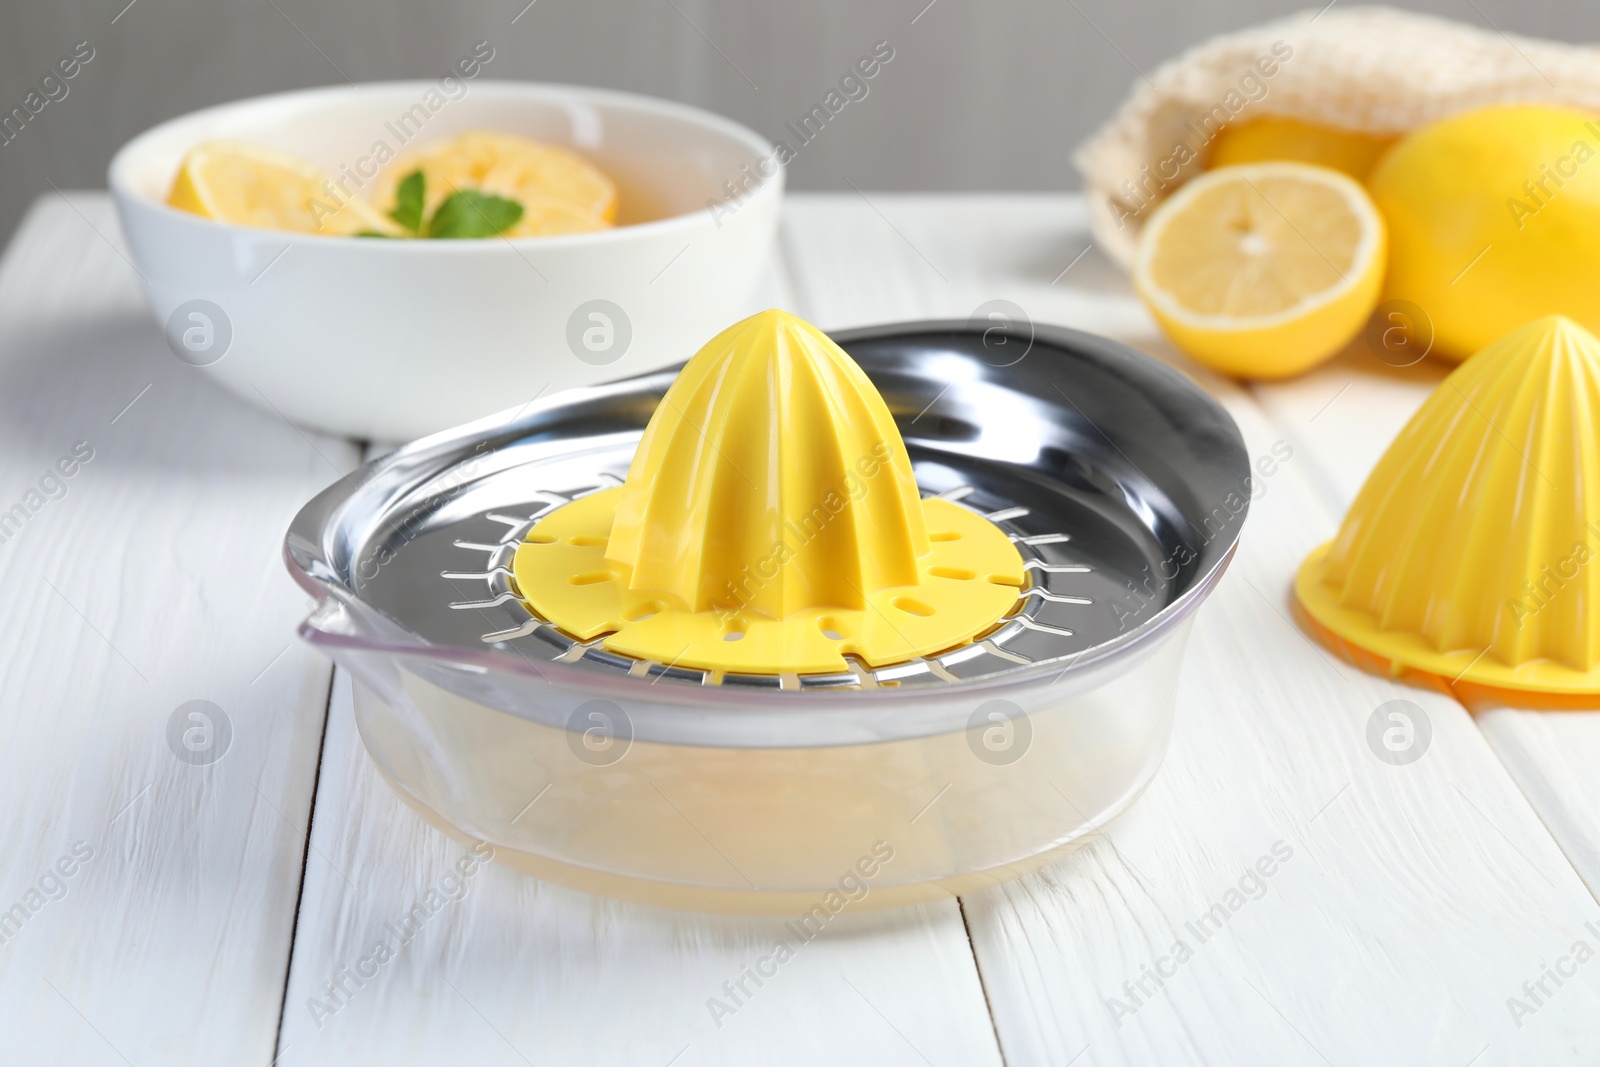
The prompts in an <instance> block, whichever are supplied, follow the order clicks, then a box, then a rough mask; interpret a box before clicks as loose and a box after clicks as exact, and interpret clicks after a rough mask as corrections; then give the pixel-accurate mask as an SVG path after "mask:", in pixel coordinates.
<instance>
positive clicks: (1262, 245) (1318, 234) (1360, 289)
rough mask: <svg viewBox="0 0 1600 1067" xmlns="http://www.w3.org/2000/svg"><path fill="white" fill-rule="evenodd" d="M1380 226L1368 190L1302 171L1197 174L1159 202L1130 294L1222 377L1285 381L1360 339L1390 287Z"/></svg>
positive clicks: (1244, 169) (1273, 168)
mask: <svg viewBox="0 0 1600 1067" xmlns="http://www.w3.org/2000/svg"><path fill="white" fill-rule="evenodd" d="M1386 252H1387V236H1386V231H1385V228H1384V222H1383V218H1382V216H1381V215H1379V214H1378V210H1377V208H1376V207H1374V206H1373V203H1372V200H1371V198H1370V197H1368V196H1367V194H1366V191H1365V190H1364V189H1362V187H1361V186H1360V184H1358V183H1357V182H1355V181H1354V180H1353V179H1351V178H1349V177H1348V176H1346V175H1344V174H1341V173H1339V172H1338V171H1334V170H1330V169H1329V168H1327V167H1317V166H1312V165H1310V164H1305V163H1287V162H1273V163H1257V164H1250V165H1245V166H1235V167H1227V168H1224V169H1222V170H1217V171H1212V172H1210V173H1207V174H1204V175H1201V176H1200V177H1198V178H1196V179H1195V180H1193V181H1191V182H1189V183H1188V184H1187V185H1185V186H1184V187H1183V188H1182V189H1180V190H1179V191H1178V192H1177V193H1176V194H1175V195H1174V196H1172V198H1171V199H1169V200H1167V201H1165V202H1164V203H1162V205H1161V206H1160V207H1159V208H1157V209H1156V211H1155V214H1154V215H1152V216H1151V219H1150V222H1149V224H1148V225H1147V226H1146V227H1145V231H1144V234H1143V236H1142V237H1141V239H1140V243H1139V256H1138V259H1137V260H1136V262H1135V264H1134V275H1133V281H1134V287H1135V288H1136V289H1137V290H1138V293H1139V296H1140V298H1141V299H1143V300H1144V302H1145V305H1146V306H1147V307H1148V308H1149V309H1150V312H1151V314H1152V315H1154V316H1155V318H1156V320H1157V321H1158V322H1159V323H1160V324H1161V327H1162V329H1164V330H1165V331H1166V332H1167V334H1168V336H1169V337H1171V338H1172V340H1173V343H1175V344H1176V345H1177V346H1178V347H1179V348H1181V349H1183V350H1184V351H1185V352H1187V353H1188V354H1189V355H1191V356H1193V357H1194V358H1195V359H1197V360H1199V361H1200V362H1202V363H1204V364H1206V365H1207V366H1209V367H1211V368H1213V369H1215V370H1219V371H1222V372H1223V373H1225V374H1232V375H1237V376H1240V377H1247V378H1285V377H1289V376H1292V375H1295V374H1299V373H1301V372H1303V371H1305V370H1308V369H1310V368H1311V367H1313V366H1315V365H1316V364H1318V363H1320V362H1322V361H1323V360H1325V359H1327V358H1328V357H1330V356H1332V355H1333V354H1334V353H1335V352H1337V351H1339V349H1340V348H1342V347H1344V345H1345V344H1346V343H1347V342H1348V341H1349V340H1350V338H1352V337H1353V336H1355V334H1356V333H1357V332H1358V331H1359V330H1360V329H1361V327H1362V325H1363V324H1364V323H1365V322H1366V321H1367V318H1368V316H1369V315H1370V314H1371V313H1372V308H1373V305H1374V304H1375V303H1376V301H1377V299H1378V293H1379V290H1380V288H1381V286H1382V284H1383V272H1384V263H1385V256H1386Z"/></svg>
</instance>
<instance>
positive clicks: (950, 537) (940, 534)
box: [928, 530, 961, 541]
mask: <svg viewBox="0 0 1600 1067" xmlns="http://www.w3.org/2000/svg"><path fill="white" fill-rule="evenodd" d="M928 540H930V541H959V540H961V534H960V532H959V531H957V530H935V531H933V532H932V533H930V534H928Z"/></svg>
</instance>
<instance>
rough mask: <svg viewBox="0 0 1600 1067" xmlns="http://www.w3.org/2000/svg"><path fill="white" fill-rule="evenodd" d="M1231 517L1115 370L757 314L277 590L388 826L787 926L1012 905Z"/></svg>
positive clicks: (1223, 436)
mask: <svg viewBox="0 0 1600 1067" xmlns="http://www.w3.org/2000/svg"><path fill="white" fill-rule="evenodd" d="M1008 329H1009V328H1008ZM836 342H837V343H836ZM999 345H1009V348H1006V349H1004V355H1003V357H1002V356H1000V355H999V353H998V352H997V346H999ZM1017 352H1022V353H1023V356H1022V357H1021V358H1020V359H1019V358H1018V357H1017V356H1016V353H1017ZM1249 496H1250V490H1249V468H1248V463H1247V458H1246V455H1245V452H1244V448H1243V443H1242V441H1241V440H1240V437H1239V434H1238V431H1237V429H1236V428H1235V427H1234V425H1233V423H1232V421H1231V420H1230V419H1229V418H1228V416H1227V415H1226V413H1224V412H1223V411H1222V410H1221V409H1220V408H1219V407H1218V406H1217V405H1216V404H1215V403H1214V402H1213V401H1212V400H1211V399H1210V398H1209V397H1208V396H1206V395H1205V394H1204V393H1203V392H1202V391H1201V390H1200V389H1199V388H1198V387H1196V386H1195V385H1194V384H1193V383H1192V382H1190V381H1189V380H1188V379H1186V378H1184V377H1182V376H1181V375H1179V374H1177V373H1176V372H1174V371H1172V370H1170V369H1168V368H1166V367H1164V366H1162V365H1160V364H1158V363H1156V362H1154V361H1153V360H1150V359H1148V358H1146V357H1143V356H1140V355H1138V354H1136V353H1133V352H1131V351H1129V350H1127V349H1125V348H1123V347H1121V346H1119V345H1116V344H1114V343H1112V342H1109V341H1105V340H1102V339H1099V338H1094V337H1090V336H1088V335H1085V334H1078V333H1074V332H1071V331H1066V330H1057V329H1046V328H1028V329H1026V330H1025V331H1024V332H1021V333H1018V332H1015V331H1011V332H1002V333H1000V334H999V335H998V336H997V331H996V329H995V328H994V327H989V328H987V329H985V328H980V327H968V326H965V325H962V324H951V323H927V324H912V325H905V326H894V327H883V328H876V329H871V330H865V331H856V332H853V333H849V334H843V335H840V336H839V337H838V338H836V339H831V338H829V337H828V336H827V335H825V334H823V333H821V332H820V331H818V330H817V329H815V328H814V327H812V326H810V325H809V324H807V323H805V322H802V321H801V320H799V319H797V318H795V317H793V316H791V315H788V314H785V313H783V312H778V311H768V312H763V313H761V314H760V315H756V316H753V317H752V318H750V319H747V320H744V321H743V322H740V323H737V324H735V325H734V326H732V327H730V328H729V329H728V330H726V331H724V332H723V333H721V334H719V335H718V336H717V337H716V338H714V339H712V340H711V341H710V342H709V343H708V344H707V345H706V346H705V347H704V348H702V349H701V350H700V352H699V353H697V354H696V355H695V356H694V357H693V358H692V359H690V360H689V362H688V363H687V364H686V365H685V366H684V367H683V368H682V370H681V372H679V373H677V374H676V375H675V376H674V374H672V373H670V372H669V373H664V374H655V375H650V376H646V377H641V378H634V379H629V380H626V381H622V382H617V383H615V384H612V385H608V386H601V387H596V388H591V389H581V390H572V391H569V392H566V393H563V394H560V395H558V396H553V397H550V398H546V399H543V400H540V401H537V402H534V403H530V404H528V405H525V406H524V407H523V408H521V409H517V410H515V411H513V412H510V413H507V414H505V415H501V416H495V417H491V418H489V419H486V420H483V421H481V422H479V423H475V424H472V425H469V426H466V427H463V428H462V429H460V430H457V431H452V432H448V433H445V434H440V435H436V436H434V437H431V438H427V439H424V440H422V441H419V442H417V443H416V444H413V445H410V446H407V447H406V448H403V449H401V450H400V451H398V452H396V453H393V454H392V455H390V456H388V457H385V458H383V459H381V460H377V461H375V462H373V463H371V464H368V465H367V466H366V467H364V468H362V469H361V470H360V471H359V472H357V474H356V475H355V476H353V477H352V478H351V479H349V480H346V481H341V482H340V483H338V484H336V485H335V486H333V487H331V488H330V489H328V490H327V491H325V492H324V493H323V494H322V495H320V496H319V497H317V498H316V499H315V500H313V501H312V502H311V503H310V504H308V505H307V506H306V508H305V509H304V510H303V511H302V512H301V514H300V515H299V516H298V517H297V518H296V520H295V522H294V524H293V526H292V527H291V529H290V532H289V536H288V540H287V544H286V554H287V557H288V561H289V565H290V569H291V571H293V572H294V573H295V575H296V577H297V579H298V580H299V581H300V582H301V584H302V585H304V586H305V587H306V588H307V589H308V590H310V591H311V592H312V593H313V595H315V596H316V597H317V598H318V602H319V603H318V607H317V609H316V611H315V612H314V613H313V614H312V616H311V617H310V618H309V619H307V621H306V623H305V624H304V626H303V627H302V633H303V635H304V636H305V637H306V638H307V639H309V640H310V641H312V642H313V643H314V644H316V645H318V646H319V647H321V648H323V649H324V650H326V651H327V652H328V653H329V654H330V655H331V656H333V658H334V659H335V660H337V661H338V662H339V663H340V664H342V665H344V666H345V667H347V668H348V669H349V670H350V671H351V672H352V673H353V675H354V676H355V678H356V681H357V688H356V717H357V723H358V725H359V727H360V730H361V734H362V738H363V740H364V742H365V744H366V746H367V748H368V751H369V752H370V753H371V755H372V757H373V759H374V761H375V762H376V764H377V765H378V767H379V768H380V769H381V770H382V772H383V773H384V775H385V776H386V778H387V779H388V780H389V782H390V783H391V785H393V786H394V788H395V789H396V791H397V792H398V793H399V794H400V796H401V797H402V798H404V799H405V800H406V801H407V802H408V803H410V804H411V805H412V806H413V807H415V808H416V809H417V810H418V811H419V812H420V813H422V814H423V815H424V817H425V818H427V819H429V820H430V821H432V822H433V823H435V824H436V825H438V826H439V827H441V828H442V829H444V830H446V831H447V832H449V833H451V834H453V835H455V836H457V837H459V838H462V839H464V840H471V841H479V840H481V841H486V842H488V843H489V844H490V845H492V846H493V847H494V849H495V856H496V858H497V859H499V860H501V861H502V862H505V863H508V864H510V865H512V866H514V867H517V868H519V869H522V870H524V871H527V872H530V873H532V874H535V875H537V876H539V877H542V878H546V879H549V880H552V881H557V882H561V883H565V884H568V885H572V886H576V887H578V888H581V889H584V890H587V891H591V892H596V893H601V894H605V895H610V896H615V897H621V898H625V899H631V900H639V901H644V902H648V903H653V904H661V905H667V906H674V907H685V908H694V909H700V910H723V911H727V910H733V911H778V912H783V911H801V912H804V911H806V910H807V909H808V908H811V907H813V906H816V905H817V904H818V902H819V900H822V899H823V898H824V897H826V896H828V895H829V894H830V892H832V891H834V890H835V889H836V888H837V886H838V885H839V883H840V880H841V879H842V878H850V879H853V880H854V881H855V882H859V883H861V884H863V885H864V886H865V890H864V891H863V892H862V893H861V894H860V899H859V901H858V902H854V903H852V906H854V907H882V906H891V905H897V904H906V903H913V902H917V901H921V900H927V899H931V898H934V897H938V896H941V895H948V894H951V893H959V892H962V891H964V890H966V889H968V888H973V887H976V886H980V885H984V884H989V883H991V882H993V881H996V880H999V879H1002V878H1006V877H1012V876H1015V875H1017V874H1020V873H1023V872H1025V871H1028V870H1031V869H1033V868H1035V867H1037V866H1039V865H1040V864H1042V863H1045V862H1048V861H1049V860H1050V859H1052V858H1054V857H1056V856H1059V855H1061V854H1064V853H1065V852H1067V851H1069V850H1070V849H1071V848H1073V847H1075V846H1076V845H1077V844H1079V843H1081V842H1082V841H1083V840H1084V838H1085V837H1086V835H1089V834H1092V833H1093V832H1095V830H1096V829H1097V828H1098V827H1099V826H1100V825H1102V824H1103V823H1104V821H1105V820H1106V819H1109V818H1110V817H1112V816H1114V815H1115V814H1117V813H1118V812H1119V811H1121V810H1122V809H1123V808H1124V807H1125V806H1126V805H1127V804H1128V803H1130V802H1131V801H1132V800H1133V798H1134V797H1136V796H1137V794H1138V793H1139V791H1140V790H1141V789H1142V788H1143V787H1144V786H1145V784H1147V783H1148V781H1149V779H1150V777H1151V776H1152V775H1153V773H1154V771H1155V769H1156V767H1157V766H1158V765H1159V762H1160V759H1161V756H1162V754H1163V752H1164V750H1165V746H1166V743H1167V738H1168V736H1169V733H1170V729H1171V717H1172V708H1173V703H1174V695H1175V687H1176V682H1177V669H1178V664H1179V660H1180V658H1181V654H1182V649H1183V645H1184V641H1185V638H1186V635H1187V632H1188V628H1189V626H1190V624H1191V623H1192V620H1193V614H1194V611H1195V609H1196V608H1197V607H1198V606H1199V604H1200V602H1201V601H1202V600H1203V599H1204V597H1205V596H1206V595H1207V594H1208V592H1209V591H1210V589H1211V588H1212V587H1213V586H1214V585H1215V583H1216V581H1217V580H1218V578H1219V577H1220V575H1221V573H1222V571H1223V569H1224V567H1225V565H1226V563H1227V561H1228V559H1229V558H1231V556H1232V553H1233V551H1234V548H1235V545H1236V543H1237V538H1238V534H1239V529H1240V527H1241V526H1242V524H1243V521H1244V508H1245V505H1246V504H1247V502H1248V500H1249ZM868 869H870V870H871V872H872V873H871V875H870V877H869V876H867V875H866V874H865V872H866V871H867V870H868ZM832 895H833V897H837V896H838V894H837V893H836V892H834V893H832Z"/></svg>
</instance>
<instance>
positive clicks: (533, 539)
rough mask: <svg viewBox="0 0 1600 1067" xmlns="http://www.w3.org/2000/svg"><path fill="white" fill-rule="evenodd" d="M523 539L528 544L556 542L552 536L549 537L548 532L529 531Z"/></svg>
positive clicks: (550, 543)
mask: <svg viewBox="0 0 1600 1067" xmlns="http://www.w3.org/2000/svg"><path fill="white" fill-rule="evenodd" d="M523 540H524V541H526V542H527V543H528V544H530V545H553V544H555V543H556V539H555V538H554V537H551V536H550V535H549V534H542V533H531V534H529V535H528V536H527V537H524V538H523Z"/></svg>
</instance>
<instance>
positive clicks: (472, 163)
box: [372, 130, 617, 234]
mask: <svg viewBox="0 0 1600 1067" xmlns="http://www.w3.org/2000/svg"><path fill="white" fill-rule="evenodd" d="M418 170H420V171H422V175H423V178H424V180H425V182H426V186H425V189H426V191H425V194H424V197H423V215H424V217H425V218H431V217H432V215H433V213H434V211H435V210H437V209H438V207H439V204H440V203H442V202H443V201H444V199H445V198H446V197H448V196H449V195H450V194H451V193H454V192H456V191H458V190H461V189H476V190H479V191H481V192H485V193H491V194H493V195H495V196H502V197H505V198H506V199H508V200H515V201H516V202H517V203H519V204H521V205H522V206H523V209H524V211H525V212H526V214H525V215H524V219H526V218H527V215H528V214H536V213H538V212H534V211H530V210H529V209H530V207H532V206H533V204H534V203H535V202H536V201H544V200H559V201H563V202H565V203H567V204H570V205H572V207H573V209H574V210H575V211H578V212H581V213H583V214H586V215H590V216H592V217H593V218H594V219H595V220H596V221H597V223H598V225H597V226H595V227H591V228H594V229H600V228H604V227H606V226H609V225H610V224H611V223H612V222H613V220H615V219H616V216H617V186H616V183H615V182H613V181H612V180H611V179H610V178H609V177H607V176H606V174H605V173H604V172H602V171H601V170H600V169H599V168H597V167H596V166H594V165H593V164H592V163H590V162H589V161H588V160H586V159H584V158H583V157H582V156H580V155H578V154H577V153H576V152H571V151H568V150H567V149H565V148H560V147H557V146H556V145H551V144H545V143H544V142H543V141H535V140H533V139H531V138H528V137H518V136H515V135H514V134H508V133H492V132H490V131H487V130H473V131H470V132H468V133H463V134H461V135H459V136H457V137H454V138H452V139H450V140H448V141H444V142H441V143H438V144H434V145H432V146H430V147H428V148H424V149H420V150H418V151H416V152H413V153H410V154H408V155H404V156H401V157H400V158H398V159H396V160H394V161H393V162H392V163H390V164H389V165H388V166H386V167H385V168H384V169H383V172H382V173H381V174H379V175H378V180H377V184H376V185H375V186H374V187H373V190H372V202H373V203H374V204H376V205H377V206H378V208H379V209H380V210H382V211H386V212H387V211H391V210H393V209H394V206H395V191H396V188H397V187H398V186H399V184H400V182H401V180H402V179H404V178H405V177H406V176H407V175H409V174H411V173H412V172H414V171H418ZM520 230H521V225H520V224H519V226H518V227H514V228H513V229H512V231H511V233H512V234H517V233H518V232H520ZM530 232H542V231H530ZM558 232H572V231H558Z"/></svg>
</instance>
